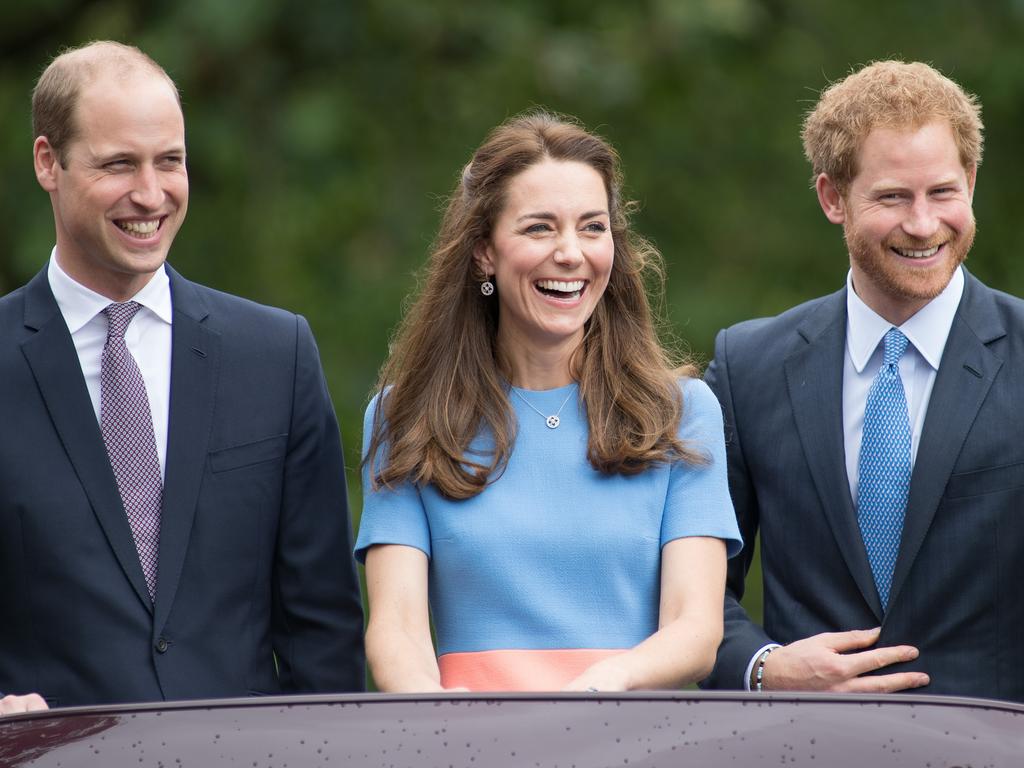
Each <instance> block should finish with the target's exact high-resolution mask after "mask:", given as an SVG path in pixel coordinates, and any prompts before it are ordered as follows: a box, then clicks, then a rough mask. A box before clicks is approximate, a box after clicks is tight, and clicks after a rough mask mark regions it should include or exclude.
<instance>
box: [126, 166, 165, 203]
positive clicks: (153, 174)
mask: <svg viewBox="0 0 1024 768" xmlns="http://www.w3.org/2000/svg"><path fill="white" fill-rule="evenodd" d="M134 182H135V183H134V185H133V186H132V191H131V194H130V199H131V201H132V202H133V203H135V204H136V205H138V206H140V207H141V208H145V209H146V210H150V211H153V210H156V209H157V208H159V207H160V206H161V205H163V203H164V190H163V187H162V186H161V184H160V174H159V173H157V170H156V169H155V168H154V167H153V166H152V165H142V166H140V167H139V169H138V171H136V173H135V179H134Z"/></svg>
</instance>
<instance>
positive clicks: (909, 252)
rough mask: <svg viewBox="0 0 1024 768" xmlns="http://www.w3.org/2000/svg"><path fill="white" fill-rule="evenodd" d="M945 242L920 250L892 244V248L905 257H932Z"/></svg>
mask: <svg viewBox="0 0 1024 768" xmlns="http://www.w3.org/2000/svg"><path fill="white" fill-rule="evenodd" d="M944 245H945V243H940V244H939V245H933V246H932V247H931V248H925V249H923V250H918V249H914V248H897V247H896V246H894V245H893V246H890V250H892V252H893V253H895V254H896V255H897V256H902V257H903V258H904V259H930V258H931V257H932V256H934V255H935V254H936V253H938V252H939V251H940V250H941V249H942V247H943V246H944Z"/></svg>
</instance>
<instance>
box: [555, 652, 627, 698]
mask: <svg viewBox="0 0 1024 768" xmlns="http://www.w3.org/2000/svg"><path fill="white" fill-rule="evenodd" d="M617 658H618V657H617V656H612V657H610V658H607V659H601V661H599V662H597V663H595V664H591V665H590V666H589V667H587V668H586V669H585V670H583V673H582V674H581V675H579V676H578V677H577V678H576V679H575V680H572V681H571V682H570V683H569V684H568V685H567V686H565V688H563V689H562V690H563V691H591V692H594V691H602V692H608V691H628V690H629V688H630V685H629V671H628V670H627V669H626V667H625V666H623V664H622V663H621V662H620V661H616V659H617Z"/></svg>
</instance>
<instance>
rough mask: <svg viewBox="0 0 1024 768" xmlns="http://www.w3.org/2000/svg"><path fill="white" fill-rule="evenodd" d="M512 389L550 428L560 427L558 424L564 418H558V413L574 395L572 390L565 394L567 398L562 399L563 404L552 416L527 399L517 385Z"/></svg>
mask: <svg viewBox="0 0 1024 768" xmlns="http://www.w3.org/2000/svg"><path fill="white" fill-rule="evenodd" d="M512 391H513V392H515V393H516V394H517V395H519V399H520V400H522V401H523V402H524V403H526V404H527V405H528V406H530V408H531V409H533V410H534V411H535V412H536V413H537V414H538V415H539V416H540V417H541V418H542V419H544V423H545V424H547V425H548V429H558V425H559V424H561V423H562V420H561V419H560V418H558V414H560V413H561V412H562V409H563V408H565V404H566V403H568V402H569V398H570V397H572V395H573V392H571V391H570V392H569V394H568V395H566V396H565V400H563V401H562V404H561V405H560V406H558V410H557V411H555V412H554V413H552V414H551V415H550V416H545V415H544V412H543V411H542V410H540V409H539V408H537V407H536V406H535V405H534V404H533V403H531V402H530V401H529V400H527V399H526V398H525V397H524V396H523V395H522V394H521V393H520V392H519V390H518V389H516V388H515V387H512Z"/></svg>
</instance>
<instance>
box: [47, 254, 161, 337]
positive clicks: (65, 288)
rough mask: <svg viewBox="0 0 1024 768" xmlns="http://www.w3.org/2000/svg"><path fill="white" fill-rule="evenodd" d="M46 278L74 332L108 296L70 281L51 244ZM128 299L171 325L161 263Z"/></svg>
mask: <svg viewBox="0 0 1024 768" xmlns="http://www.w3.org/2000/svg"><path fill="white" fill-rule="evenodd" d="M46 277H47V279H48V280H49V281H50V290H51V291H53V298H55V299H56V300H57V306H58V307H59V308H60V313H61V314H62V315H63V316H64V322H65V323H67V326H68V331H70V332H71V333H75V332H76V331H78V330H80V329H81V328H82V326H83V325H85V324H86V323H88V322H89V321H90V320H92V319H93V318H94V317H96V315H98V314H99V313H100V312H102V311H103V310H104V309H105V308H106V306H107V305H108V304H110V303H111V301H110V299H108V298H107V297H106V296H103V295H101V294H99V293H96V291H94V290H92V289H91V288H86V287H85V286H84V285H82V284H81V283H79V282H77V281H76V280H74V279H73V278H72V277H71V276H70V275H69V274H68V273H67V272H65V271H64V270H63V269H61V266H60V264H58V263H57V248H56V247H54V249H53V251H52V252H51V253H50V264H49V266H48V268H47V271H46ZM130 300H131V301H136V302H138V303H139V304H141V305H142V306H143V307H145V308H146V309H148V310H150V311H151V312H152V313H153V314H154V315H156V316H157V317H158V318H160V319H161V320H163V321H164V322H165V323H167V324H168V325H170V324H171V318H172V316H173V312H172V310H171V283H170V280H169V279H168V277H167V270H166V268H165V267H164V266H163V265H161V266H160V269H158V270H157V271H156V272H154V273H153V277H152V278H150V280H149V282H148V283H146V284H145V285H144V286H143V287H142V289H141V290H140V291H139V292H138V293H136V294H135V295H134V296H132V298H131V299H130Z"/></svg>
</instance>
